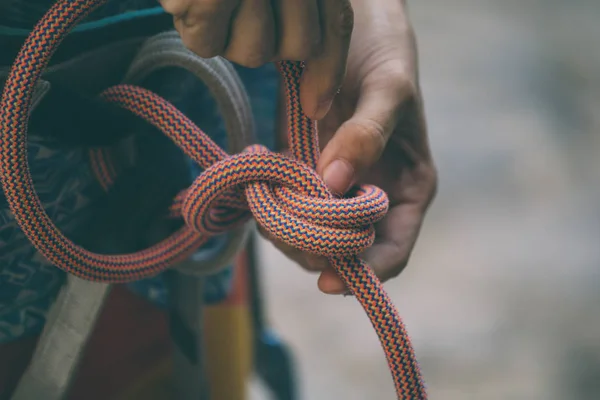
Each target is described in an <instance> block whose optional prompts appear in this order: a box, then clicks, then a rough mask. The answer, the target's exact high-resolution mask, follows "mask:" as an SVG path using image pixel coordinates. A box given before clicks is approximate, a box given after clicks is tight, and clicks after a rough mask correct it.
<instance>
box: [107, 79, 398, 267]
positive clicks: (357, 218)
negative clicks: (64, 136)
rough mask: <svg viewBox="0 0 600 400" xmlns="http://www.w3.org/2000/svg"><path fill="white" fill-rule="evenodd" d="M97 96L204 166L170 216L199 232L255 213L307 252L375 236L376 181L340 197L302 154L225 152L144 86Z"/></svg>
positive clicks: (382, 199) (353, 248) (343, 251)
mask: <svg viewBox="0 0 600 400" xmlns="http://www.w3.org/2000/svg"><path fill="white" fill-rule="evenodd" d="M102 97H103V98H104V99H105V100H106V101H110V102H112V103H115V104H117V105H119V106H121V107H123V108H126V109H128V110H129V111H131V112H133V113H135V114H137V115H139V116H140V117H142V118H144V119H146V120H147V121H149V122H150V123H152V124H153V125H155V126H157V127H159V128H160V129H161V130H163V132H164V133H165V134H166V135H168V136H169V137H170V138H171V139H172V140H173V141H174V142H175V143H177V145H178V146H179V147H180V148H181V149H182V150H183V151H184V153H185V154H186V155H188V156H189V157H190V158H192V159H193V160H194V161H195V162H197V163H198V164H199V165H200V166H201V167H202V168H203V169H204V171H203V172H202V173H201V174H200V175H199V176H198V177H197V178H196V179H195V181H194V182H193V184H192V185H191V186H190V188H189V189H187V190H185V191H183V192H182V193H180V194H179V196H177V198H176V200H175V202H174V204H173V206H172V207H171V216H182V217H183V219H184V220H185V222H186V224H187V225H188V227H190V228H191V229H193V230H194V231H195V232H197V233H198V234H200V235H204V236H213V235H217V234H219V233H223V232H226V231H229V230H231V229H233V228H235V227H237V226H238V225H240V224H243V223H245V222H246V221H247V220H248V219H249V218H250V217H252V216H253V217H254V218H255V219H256V221H257V222H258V223H259V224H260V225H261V226H262V227H263V228H264V229H265V230H266V231H267V232H269V233H270V234H271V235H272V236H274V237H276V238H278V239H279V240H281V241H283V242H285V243H287V244H288V245H290V246H293V247H295V248H297V249H299V250H302V251H306V252H310V253H313V254H319V255H323V256H330V257H331V256H341V255H346V256H348V255H349V256H352V255H356V254H360V253H361V252H363V251H364V250H365V249H367V248H368V247H369V246H371V245H372V244H373V240H374V238H375V232H374V229H373V223H375V222H377V221H379V220H380V219H381V218H383V217H384V216H385V213H386V212H387V209H388V199H387V195H386V194H385V192H383V191H382V190H381V189H379V188H377V187H376V186H372V185H364V186H361V187H360V188H358V189H357V190H356V191H355V192H354V195H355V196H354V197H351V198H342V199H338V198H335V197H334V196H333V195H332V194H331V192H330V191H329V190H328V189H327V187H326V186H325V183H324V182H323V180H322V179H321V178H320V177H319V176H318V175H317V173H316V172H315V171H314V170H313V169H311V168H309V167H308V166H307V165H306V164H304V163H303V162H302V161H299V160H295V159H293V158H291V157H287V156H284V155H282V154H276V153H272V152H270V151H269V150H268V149H267V148H265V147H263V146H260V145H253V146H249V147H248V148H246V150H245V151H244V152H243V153H240V154H235V155H228V154H227V153H226V152H225V151H224V150H223V149H221V148H220V147H219V146H218V145H217V144H216V143H215V142H214V141H212V139H211V138H210V137H209V136H208V135H206V134H205V133H204V132H203V131H202V130H200V128H198V127H197V126H196V125H195V124H194V123H193V122H192V121H190V120H189V119H188V118H187V117H186V116H185V115H183V114H182V113H181V112H180V111H179V110H178V109H176V108H175V107H174V106H172V105H171V104H169V103H168V102H166V101H164V100H163V99H162V98H160V97H159V96H158V95H156V94H154V93H152V92H150V91H148V90H146V89H143V88H140V87H137V86H130V85H118V86H114V87H112V88H109V89H107V90H106V91H104V93H103V94H102ZM248 210H250V211H251V213H249V212H248Z"/></svg>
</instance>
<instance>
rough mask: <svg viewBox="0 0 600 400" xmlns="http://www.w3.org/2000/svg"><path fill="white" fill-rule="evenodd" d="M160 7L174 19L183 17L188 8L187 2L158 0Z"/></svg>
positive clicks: (185, 0)
mask: <svg viewBox="0 0 600 400" xmlns="http://www.w3.org/2000/svg"><path fill="white" fill-rule="evenodd" d="M160 5H161V7H162V8H163V10H165V11H166V12H167V13H168V14H171V15H173V16H175V17H180V16H182V15H184V14H185V13H186V12H187V10H188V9H189V6H190V5H189V2H188V1H187V0H160Z"/></svg>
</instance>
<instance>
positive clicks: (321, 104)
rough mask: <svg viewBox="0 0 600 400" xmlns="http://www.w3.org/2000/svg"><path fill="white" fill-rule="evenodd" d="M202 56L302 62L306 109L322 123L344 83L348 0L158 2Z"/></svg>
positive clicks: (253, 63) (245, 62) (256, 62)
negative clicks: (303, 63) (303, 66)
mask: <svg viewBox="0 0 600 400" xmlns="http://www.w3.org/2000/svg"><path fill="white" fill-rule="evenodd" d="M160 3H161V4H162V6H163V8H164V9H165V11H167V12H168V13H170V14H171V15H173V18H174V22H175V28H176V29H177V31H178V32H179V34H180V35H181V38H182V41H183V43H184V44H185V45H186V46H187V47H188V48H189V49H190V50H192V51H193V52H194V53H196V54H198V55H199V56H200V57H204V58H211V57H215V56H222V57H224V58H226V59H228V60H229V61H232V62H235V63H237V64H240V65H242V66H245V67H259V66H261V65H263V64H265V63H267V62H271V61H279V60H288V61H304V62H305V63H306V71H305V73H304V75H303V79H302V83H301V85H300V98H301V102H302V108H303V109H304V110H305V112H306V114H307V115H308V116H309V117H310V118H313V119H321V118H322V117H323V116H324V115H325V114H326V113H327V111H328V110H329V108H330V106H331V102H332V101H333V98H334V96H335V94H336V92H337V91H338V89H339V87H340V86H341V84H342V81H343V79H344V74H345V71H346V60H347V57H348V48H349V45H350V36H351V34H352V26H353V12H352V7H351V5H350V0H326V1H324V0H160Z"/></svg>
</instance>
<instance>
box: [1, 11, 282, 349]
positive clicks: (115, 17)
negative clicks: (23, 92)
mask: <svg viewBox="0 0 600 400" xmlns="http://www.w3.org/2000/svg"><path fill="white" fill-rule="evenodd" d="M54 2H55V0H3V1H0V84H2V80H1V75H2V73H1V71H2V69H6V67H7V65H8V64H9V63H10V62H12V59H13V58H14V55H15V54H16V51H18V47H19V46H20V44H21V43H22V41H23V38H24V37H25V35H26V34H27V33H28V31H29V30H30V29H31V27H32V26H33V25H34V24H35V22H36V21H38V20H39V19H40V17H41V16H42V15H43V14H44V12H45V11H46V10H47V9H48V8H49V6H51V4H53V3H54ZM171 28H172V21H171V18H170V16H168V15H166V14H165V13H164V12H163V11H162V9H160V8H159V7H158V4H157V2H156V0H109V1H108V2H107V3H106V4H105V5H104V6H102V7H100V8H99V9H97V10H96V11H94V12H93V13H92V14H91V15H90V16H89V17H88V18H87V19H86V20H85V21H83V22H82V23H81V24H80V25H79V26H78V27H77V28H76V29H75V30H74V31H73V33H72V34H71V35H70V36H69V37H68V38H67V40H65V42H64V43H63V45H62V46H61V49H59V52H57V54H56V56H55V57H54V58H55V59H58V61H56V60H55V62H59V61H64V60H69V59H71V58H73V57H75V56H77V55H78V54H80V53H82V52H84V51H88V50H90V49H92V48H95V47H98V48H99V47H101V46H104V45H106V44H107V43H117V42H119V41H123V40H125V39H127V38H131V37H136V36H137V37H139V36H144V37H149V36H152V35H154V34H156V33H159V32H161V31H164V30H166V29H171ZM65 49H66V50H65ZM60 50H63V51H62V53H60ZM236 70H237V72H238V74H239V75H240V77H241V78H242V81H243V82H244V84H245V86H246V90H247V92H248V94H249V96H250V101H251V105H252V111H253V114H254V118H255V123H256V132H257V133H258V139H259V142H260V143H262V144H264V145H266V146H267V147H270V148H273V146H274V137H275V135H274V131H275V124H274V121H275V115H276V109H277V106H276V100H277V93H278V75H277V72H276V70H275V68H274V67H273V65H267V66H265V67H261V68H258V69H247V68H242V67H237V66H236ZM161 74H162V75H160V76H155V77H154V78H153V79H151V80H150V82H148V85H147V86H146V87H148V88H150V89H151V90H154V91H156V92H158V93H159V94H160V95H161V96H163V97H165V98H166V99H167V100H169V101H171V102H172V103H173V104H174V105H176V106H177V107H178V108H180V109H181V110H182V111H183V112H184V113H186V114H187V115H188V117H190V118H191V119H192V120H193V121H194V122H196V123H197V124H198V125H199V126H200V127H201V128H202V129H203V130H204V131H205V132H206V133H208V134H209V135H210V136H211V137H212V138H213V140H215V141H216V142H217V143H219V144H221V145H224V144H225V142H226V134H225V128H224V123H223V121H222V120H221V118H220V116H219V113H218V107H217V105H216V103H215V101H214V100H213V99H212V98H211V96H210V94H209V93H208V91H207V90H206V89H205V87H204V86H203V84H202V83H201V82H199V81H197V80H195V81H194V82H195V83H194V82H192V83H190V80H189V76H186V75H185V74H183V73H182V72H181V71H177V70H166V71H164V72H162V73H161ZM34 112H35V111H34ZM156 146H158V147H157V148H160V149H161V152H163V153H169V152H171V153H172V154H179V153H177V149H176V148H175V147H174V145H172V144H170V143H168V141H167V142H165V141H162V140H160V139H159V140H157V142H156ZM169 146H170V147H169ZM178 157H181V155H179V156H178ZM164 160H165V169H166V170H167V171H168V170H169V166H170V163H169V162H168V156H165V157H164ZM188 161H189V160H188ZM29 163H30V169H31V173H32V175H33V179H34V183H35V185H36V190H37V191H38V193H39V195H40V198H41V200H42V202H43V204H44V207H45V209H46V211H47V213H48V215H49V216H50V218H52V220H53V221H54V222H55V223H56V224H57V226H58V227H59V229H61V230H63V231H64V232H65V234H66V235H67V236H69V237H73V236H75V237H76V235H77V232H78V231H80V230H81V229H82V227H81V225H82V221H85V220H86V218H88V217H89V215H90V214H93V213H94V209H93V207H91V205H92V204H93V201H94V199H96V198H97V197H98V196H100V192H101V189H100V188H99V186H98V185H97V183H96V182H95V181H94V179H93V177H92V174H91V171H90V167H89V165H88V162H87V159H86V152H85V149H82V148H75V149H73V148H65V147H64V146H60V145H56V144H53V143H51V142H48V141H47V140H46V139H45V138H44V135H43V133H41V132H30V133H29ZM190 165H191V164H190ZM199 172H200V171H199V170H198V169H197V168H194V167H193V166H192V167H190V168H189V173H190V176H191V177H193V176H194V175H196V174H198V173H199ZM84 228H85V227H84ZM218 245H219V240H218V238H217V239H215V240H212V241H211V242H209V243H208V244H207V246H218ZM230 276H231V270H230V269H226V270H224V271H223V272H220V273H218V274H216V275H215V276H212V277H209V279H208V282H207V284H206V296H205V301H206V302H208V303H213V302H218V301H220V300H221V299H223V298H224V297H225V296H226V294H227V291H228V289H229V283H230V279H229V278H230ZM64 279H65V274H64V273H63V272H62V271H60V270H59V269H58V268H56V267H54V266H52V265H50V263H48V261H47V260H46V259H45V258H44V257H43V256H41V255H40V254H39V253H37V251H36V250H35V249H34V248H33V247H32V246H31V244H30V243H29V242H28V241H27V239H26V238H25V236H24V235H23V233H22V232H21V230H20V229H19V227H18V226H17V225H16V222H15V220H14V218H13V217H12V214H11V213H10V210H9V209H8V205H7V203H6V199H5V198H4V197H3V194H2V193H1V192H0V343H3V342H9V341H12V340H15V339H18V338H21V337H24V336H28V335H35V334H38V333H39V332H40V331H41V329H42V328H43V325H44V323H45V319H46V315H47V312H48V310H49V308H50V305H51V304H52V302H53V300H54V298H55V297H56V295H57V293H58V290H59V289H60V287H61V286H62V284H63V282H64ZM128 286H129V288H130V289H131V290H133V291H134V292H136V293H138V294H140V295H141V296H143V297H145V298H147V299H149V300H150V301H153V302H154V303H155V304H158V305H163V304H164V303H165V301H166V298H167V296H166V289H165V285H164V284H163V281H162V277H161V276H158V277H155V278H152V279H147V280H144V281H139V282H135V283H132V284H130V285H128Z"/></svg>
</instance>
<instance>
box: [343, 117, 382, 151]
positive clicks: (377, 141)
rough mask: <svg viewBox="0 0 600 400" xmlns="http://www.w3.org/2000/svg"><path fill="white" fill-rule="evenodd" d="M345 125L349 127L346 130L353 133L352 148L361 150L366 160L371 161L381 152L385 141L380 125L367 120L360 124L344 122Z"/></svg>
mask: <svg viewBox="0 0 600 400" xmlns="http://www.w3.org/2000/svg"><path fill="white" fill-rule="evenodd" d="M346 124H349V125H351V126H348V128H349V129H352V130H353V131H354V132H355V134H354V138H353V141H354V143H353V144H352V146H353V147H355V148H357V149H361V151H363V152H364V153H366V155H367V156H368V157H367V158H369V159H372V158H373V157H376V156H379V155H380V154H381V153H382V152H383V150H384V148H385V144H386V142H387V140H386V133H385V127H384V126H383V125H382V124H381V123H379V122H377V121H375V120H372V119H367V120H363V121H360V122H346Z"/></svg>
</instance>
